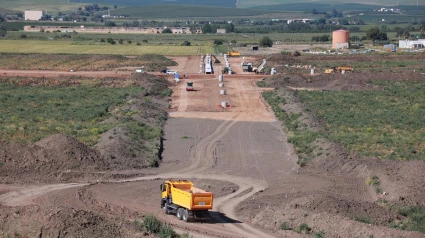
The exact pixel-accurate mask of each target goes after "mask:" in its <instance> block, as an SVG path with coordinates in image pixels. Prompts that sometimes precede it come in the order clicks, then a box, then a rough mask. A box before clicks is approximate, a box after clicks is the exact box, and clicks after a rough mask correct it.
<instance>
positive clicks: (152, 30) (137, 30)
mask: <svg viewBox="0 0 425 238" xmlns="http://www.w3.org/2000/svg"><path fill="white" fill-rule="evenodd" d="M164 29H170V30H171V32H172V33H173V34H192V32H191V30H190V28H189V27H164V28H162V27H147V28H144V27H107V26H104V27H86V26H84V25H81V26H79V27H78V26H25V27H24V31H27V32H40V31H50V32H59V31H60V32H66V33H68V32H81V33H83V32H90V33H134V34H160V33H161V32H162V31H163V30H164ZM194 33H197V34H199V33H202V29H201V28H196V30H195V31H194Z"/></svg>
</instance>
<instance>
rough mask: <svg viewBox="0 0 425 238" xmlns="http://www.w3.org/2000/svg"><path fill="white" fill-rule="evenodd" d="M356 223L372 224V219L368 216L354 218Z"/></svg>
mask: <svg viewBox="0 0 425 238" xmlns="http://www.w3.org/2000/svg"><path fill="white" fill-rule="evenodd" d="M354 220H355V221H358V222H361V223H366V224H372V221H371V219H370V217H367V216H360V215H359V216H355V217H354Z"/></svg>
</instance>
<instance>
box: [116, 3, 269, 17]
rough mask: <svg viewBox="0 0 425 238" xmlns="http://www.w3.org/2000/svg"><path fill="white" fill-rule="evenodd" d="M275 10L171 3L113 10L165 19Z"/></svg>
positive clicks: (248, 13)
mask: <svg viewBox="0 0 425 238" xmlns="http://www.w3.org/2000/svg"><path fill="white" fill-rule="evenodd" d="M273 12H275V11H270V10H257V9H235V8H223V7H201V6H173V5H155V6H145V7H131V8H121V9H117V10H113V11H112V13H113V14H116V15H130V16H132V17H138V18H142V19H153V18H155V19H167V18H183V19H187V18H188V17H202V18H206V17H226V18H228V17H229V16H231V17H232V18H234V17H241V16H245V17H247V16H256V15H264V14H271V13H273Z"/></svg>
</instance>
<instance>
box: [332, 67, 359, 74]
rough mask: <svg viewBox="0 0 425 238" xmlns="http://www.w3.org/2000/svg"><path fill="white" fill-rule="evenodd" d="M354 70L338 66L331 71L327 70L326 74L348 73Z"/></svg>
mask: <svg viewBox="0 0 425 238" xmlns="http://www.w3.org/2000/svg"><path fill="white" fill-rule="evenodd" d="M353 70H354V68H353V67H351V66H336V67H333V68H331V69H325V74H332V73H338V72H343V71H345V72H347V71H353Z"/></svg>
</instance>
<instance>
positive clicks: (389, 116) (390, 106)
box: [298, 81, 425, 160]
mask: <svg viewBox="0 0 425 238" xmlns="http://www.w3.org/2000/svg"><path fill="white" fill-rule="evenodd" d="M374 83H375V84H378V85H381V86H383V87H384V89H385V90H379V91H354V92H339V91H328V92H308V91H299V92H298V95H299V97H300V98H301V100H302V101H303V102H304V103H306V104H307V105H308V106H309V107H310V108H311V109H313V110H314V111H315V112H316V114H317V116H318V117H319V118H321V119H323V120H324V121H325V128H326V129H327V131H329V133H330V134H329V138H330V139H331V140H333V141H335V142H338V143H341V144H342V145H344V146H345V147H346V148H348V149H349V150H350V151H352V152H355V153H357V154H359V155H362V156H373V157H378V158H383V159H396V160H414V159H415V160H424V158H425V130H424V128H425V126H424V121H425V113H424V111H425V98H424V97H423V95H424V94H425V83H424V82H388V81H376V82H374Z"/></svg>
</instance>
